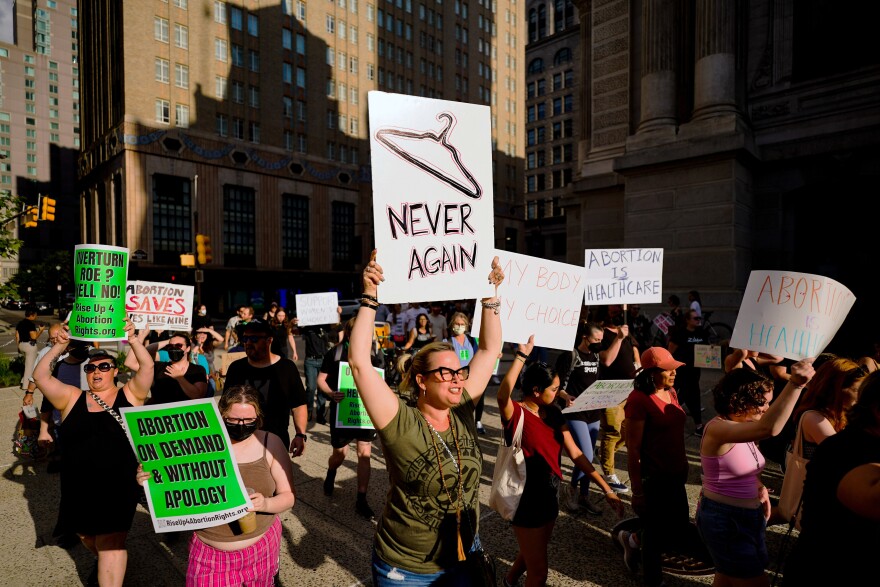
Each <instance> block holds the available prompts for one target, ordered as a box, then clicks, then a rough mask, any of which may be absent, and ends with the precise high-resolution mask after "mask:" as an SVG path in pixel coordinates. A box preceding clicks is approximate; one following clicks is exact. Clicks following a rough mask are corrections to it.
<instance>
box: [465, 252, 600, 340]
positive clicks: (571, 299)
mask: <svg viewBox="0 0 880 587" xmlns="http://www.w3.org/2000/svg"><path fill="white" fill-rule="evenodd" d="M494 254H495V255H498V259H499V261H500V263H501V268H502V269H503V270H504V282H503V283H502V284H501V285H500V286H498V297H499V299H500V300H501V308H500V309H499V310H500V312H501V314H500V317H501V332H502V333H503V336H504V341H505V342H515V343H526V342H528V340H529V336H530V335H532V334H534V335H535V344H536V345H537V346H542V347H546V348H551V349H562V350H571V348H572V347H574V343H575V337H576V336H577V326H578V320H579V319H580V315H581V304H582V302H583V299H584V282H585V278H584V268H583V267H579V266H577V265H567V264H565V263H557V262H556V261H548V260H546V259H539V258H537V257H529V256H527V255H519V254H517V253H511V252H508V251H500V250H496V251H495V252H494ZM474 307H475V308H477V311H476V312H475V313H474V323H473V325H472V326H471V331H472V332H479V331H480V322H481V320H482V314H483V313H482V311H481V308H480V302H479V300H477V302H476V304H475V306H474Z"/></svg>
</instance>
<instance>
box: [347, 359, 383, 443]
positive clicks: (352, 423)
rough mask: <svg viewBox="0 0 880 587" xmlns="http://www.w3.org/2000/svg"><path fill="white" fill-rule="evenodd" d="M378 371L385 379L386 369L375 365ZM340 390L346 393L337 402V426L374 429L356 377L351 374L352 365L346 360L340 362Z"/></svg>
mask: <svg viewBox="0 0 880 587" xmlns="http://www.w3.org/2000/svg"><path fill="white" fill-rule="evenodd" d="M373 368H374V369H375V370H376V373H378V374H379V376H380V377H381V378H382V379H383V380H384V379H385V369H380V368H378V367H373ZM337 381H339V391H340V392H342V393H344V394H345V397H344V398H342V401H340V402H339V403H338V404H336V427H337V428H360V429H367V430H372V429H374V428H375V426H373V421H372V420H370V416H369V414H367V409H366V408H365V407H364V403H363V402H362V401H361V396H360V395H358V391H357V388H356V387H355V386H354V378H353V377H352V376H351V367H349V365H348V363H347V362H345V361H341V362H340V363H339V379H338V380H337Z"/></svg>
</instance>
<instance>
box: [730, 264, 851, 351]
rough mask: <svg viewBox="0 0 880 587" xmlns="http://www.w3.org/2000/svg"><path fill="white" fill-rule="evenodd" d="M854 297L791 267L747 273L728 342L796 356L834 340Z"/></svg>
mask: <svg viewBox="0 0 880 587" xmlns="http://www.w3.org/2000/svg"><path fill="white" fill-rule="evenodd" d="M855 301H856V297H855V296H854V295H853V293H852V292H851V291H850V290H849V289H847V288H846V286H844V285H843V284H842V283H838V282H837V281H834V280H833V279H830V278H828V277H822V276H821V275H812V274H810V273H796V272H794V271H766V270H761V271H752V273H751V274H750V275H749V283H748V284H747V285H746V291H745V293H743V301H742V305H740V308H739V315H738V316H737V318H736V326H734V328H733V335H732V336H731V337H730V346H732V347H735V348H739V349H748V350H750V351H759V352H764V353H770V354H772V355H781V356H783V357H785V358H787V359H794V360H800V359H804V358H807V357H815V356H816V355H818V354H819V353H821V352H822V351H823V350H824V349H825V347H826V346H827V345H828V343H829V342H831V339H832V338H834V335H835V334H836V333H837V330H838V329H839V328H840V325H841V324H843V321H844V319H846V315H847V314H848V313H849V310H850V308H852V306H853V304H854V303H855Z"/></svg>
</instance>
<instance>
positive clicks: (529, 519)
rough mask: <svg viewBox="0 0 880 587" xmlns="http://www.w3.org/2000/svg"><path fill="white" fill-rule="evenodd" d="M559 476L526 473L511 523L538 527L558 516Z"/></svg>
mask: <svg viewBox="0 0 880 587" xmlns="http://www.w3.org/2000/svg"><path fill="white" fill-rule="evenodd" d="M558 492H559V477H557V476H556V475H535V476H534V477H532V476H529V474H528V473H527V474H526V486H525V489H523V494H522V498H520V502H519V507H518V508H516V514H515V515H514V516H513V520H511V522H510V523H511V524H513V525H514V526H519V527H521V528H540V527H542V526H546V525H547V524H549V523H550V522H552V521H553V520H555V519H556V518H557V517H558V516H559V493H558Z"/></svg>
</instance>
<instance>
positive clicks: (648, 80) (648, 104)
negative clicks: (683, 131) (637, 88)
mask: <svg viewBox="0 0 880 587" xmlns="http://www.w3.org/2000/svg"><path fill="white" fill-rule="evenodd" d="M675 28H676V22H675V0H644V4H643V7H642V81H641V92H642V96H641V121H640V123H639V128H638V131H637V132H638V133H639V134H641V133H646V132H652V133H656V132H658V131H659V132H661V133H663V134H670V135H675V126H676V122H677V121H676V116H675V106H676V104H675Z"/></svg>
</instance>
